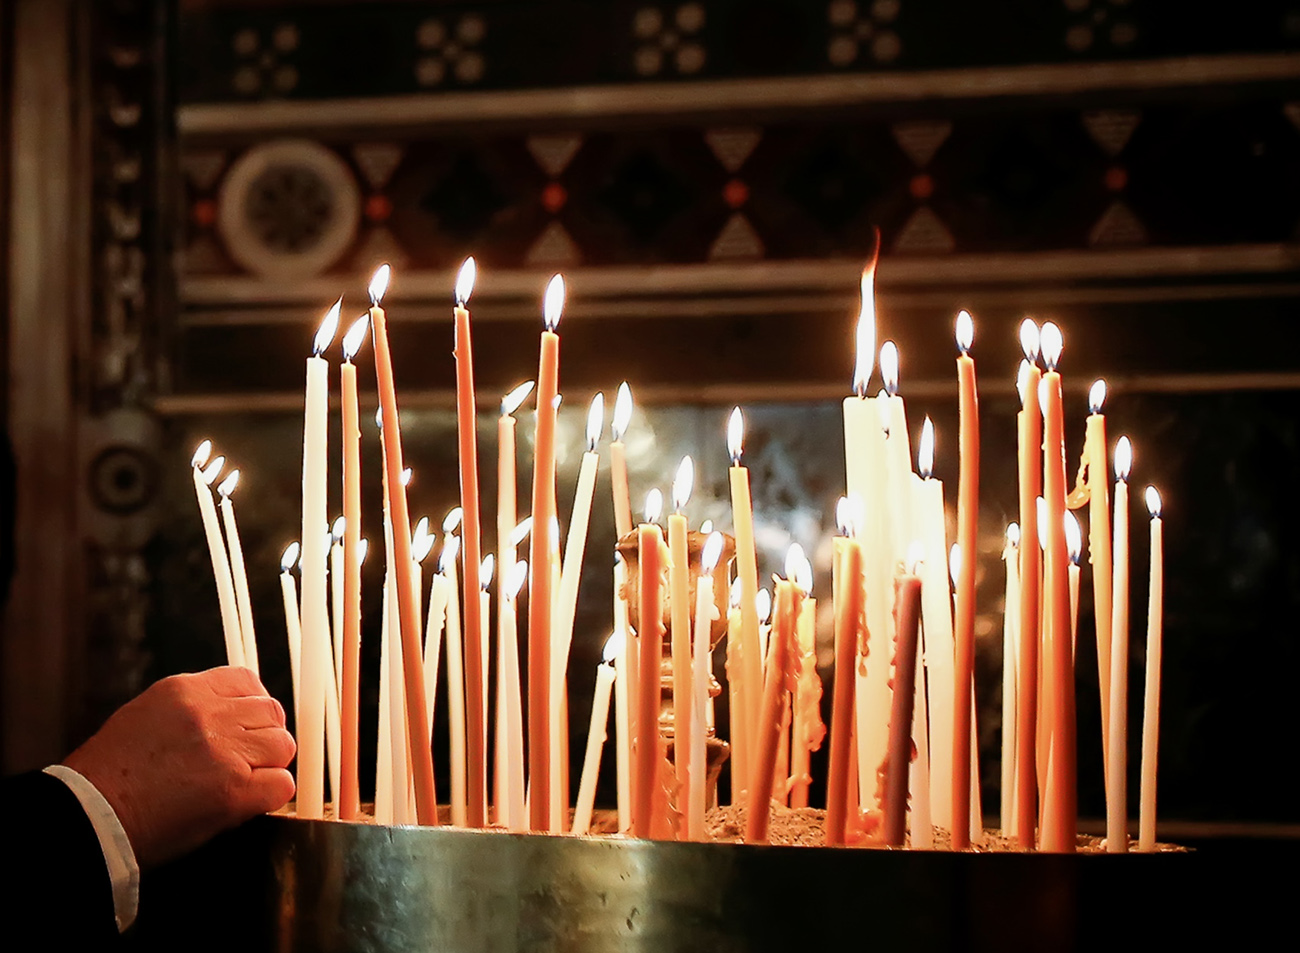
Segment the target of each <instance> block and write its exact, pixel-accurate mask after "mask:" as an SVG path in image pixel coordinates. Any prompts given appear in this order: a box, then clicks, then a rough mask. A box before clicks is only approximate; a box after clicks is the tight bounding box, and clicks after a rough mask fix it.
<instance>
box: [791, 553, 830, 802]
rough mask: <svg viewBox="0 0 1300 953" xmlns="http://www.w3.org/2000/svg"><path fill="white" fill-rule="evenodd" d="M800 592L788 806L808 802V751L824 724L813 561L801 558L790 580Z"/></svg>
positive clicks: (819, 742) (822, 735)
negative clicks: (801, 602) (797, 677)
mask: <svg viewBox="0 0 1300 953" xmlns="http://www.w3.org/2000/svg"><path fill="white" fill-rule="evenodd" d="M792 581H793V582H794V584H795V585H797V586H798V587H799V589H800V591H801V592H802V593H803V596H804V598H803V604H802V605H801V606H800V608H799V619H798V621H797V623H796V625H795V652H796V653H797V656H798V665H799V679H798V681H797V682H795V687H794V701H793V706H792V712H793V714H792V719H791V726H792V731H791V734H790V806H791V807H807V806H808V786H809V785H810V784H811V783H812V773H811V770H810V763H811V760H812V758H811V754H812V752H814V751H816V750H817V749H818V748H820V747H821V746H822V739H823V738H825V737H826V725H825V724H823V723H822V718H821V701H822V680H821V676H820V675H818V674H817V600H816V599H814V598H812V583H813V572H812V563H810V562H809V561H808V560H807V558H804V559H803V560H802V561H801V562H800V564H799V566H798V567H797V572H796V573H795V575H794V578H793V580H792Z"/></svg>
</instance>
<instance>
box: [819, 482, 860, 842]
mask: <svg viewBox="0 0 1300 953" xmlns="http://www.w3.org/2000/svg"><path fill="white" fill-rule="evenodd" d="M853 510H854V507H853V505H852V503H851V502H850V500H849V498H848V497H841V498H840V502H839V505H838V506H837V507H836V520H837V522H838V523H839V526H840V532H841V533H842V534H843V535H844V540H843V543H844V545H843V546H842V547H841V555H840V558H839V559H838V560H837V561H836V563H835V567H834V568H835V579H834V603H835V682H834V687H833V688H832V689H831V738H830V763H829V764H828V765H827V773H826V843H827V845H828V846H836V845H841V844H843V843H844V841H845V834H846V830H847V820H848V818H849V817H850V816H854V817H856V815H857V807H858V806H857V803H856V799H854V800H853V802H852V803H851V802H850V793H849V792H850V790H851V787H852V784H851V778H850V772H851V770H852V767H851V764H850V760H851V759H850V750H851V747H850V746H851V742H852V740H853V698H854V687H855V684H856V682H857V673H856V669H857V658H858V644H859V642H860V641H861V638H862V629H863V626H864V624H865V616H864V614H863V604H862V598H863V579H862V544H861V543H859V542H858V540H857V537H856V535H855V532H856V521H855V519H854V515H853Z"/></svg>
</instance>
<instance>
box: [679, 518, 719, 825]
mask: <svg viewBox="0 0 1300 953" xmlns="http://www.w3.org/2000/svg"><path fill="white" fill-rule="evenodd" d="M721 556H722V534H721V533H716V532H710V533H709V535H708V538H707V539H706V540H705V541H704V551H703V552H702V553H701V554H700V577H699V579H697V580H696V583H695V631H694V640H695V641H694V643H693V649H694V657H693V660H692V664H691V669H692V670H691V700H692V703H691V733H690V745H691V749H690V770H689V773H688V778H689V784H688V790H687V797H686V800H687V801H688V803H689V804H690V810H689V811H688V812H687V815H686V816H687V818H688V819H689V820H688V824H687V838H688V839H689V840H704V811H705V809H706V807H707V804H706V798H705V790H704V789H705V786H706V784H705V782H706V781H707V776H708V772H709V767H708V762H707V760H706V757H705V741H706V735H707V734H708V727H709V725H708V711H707V709H708V703H709V682H710V681H711V679H712V675H713V664H712V663H713V651H712V649H713V620H714V619H716V618H718V607H717V604H716V603H715V602H714V601H713V571H714V569H715V568H716V567H717V565H718V559H719V558H720V557H721Z"/></svg>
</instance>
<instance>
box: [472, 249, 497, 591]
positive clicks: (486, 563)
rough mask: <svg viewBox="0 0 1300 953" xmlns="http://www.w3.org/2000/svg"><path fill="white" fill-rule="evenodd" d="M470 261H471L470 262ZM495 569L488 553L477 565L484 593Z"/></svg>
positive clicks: (490, 554)
mask: <svg viewBox="0 0 1300 953" xmlns="http://www.w3.org/2000/svg"><path fill="white" fill-rule="evenodd" d="M472 260H473V259H471V261H472ZM496 568H497V558H496V556H494V555H493V554H492V553H488V554H487V555H486V556H484V557H483V561H482V562H481V563H479V567H478V584H479V588H480V589H482V590H483V591H484V592H486V591H487V587H488V586H490V585H492V574H493V573H494V572H496Z"/></svg>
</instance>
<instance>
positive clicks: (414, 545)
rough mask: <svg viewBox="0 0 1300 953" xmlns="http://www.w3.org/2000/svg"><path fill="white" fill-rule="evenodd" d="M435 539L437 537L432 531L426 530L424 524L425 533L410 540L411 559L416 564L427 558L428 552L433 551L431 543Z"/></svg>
mask: <svg viewBox="0 0 1300 953" xmlns="http://www.w3.org/2000/svg"><path fill="white" fill-rule="evenodd" d="M436 541H437V537H436V536H435V535H434V534H433V533H430V532H428V528H427V524H426V529H425V534H424V535H423V536H421V537H420V538H419V539H416V540H412V542H411V561H412V562H414V563H415V564H416V565H419V564H420V563H422V562H424V561H425V560H426V559H428V558H429V553H431V552H433V544H434V543H435V542H436Z"/></svg>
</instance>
